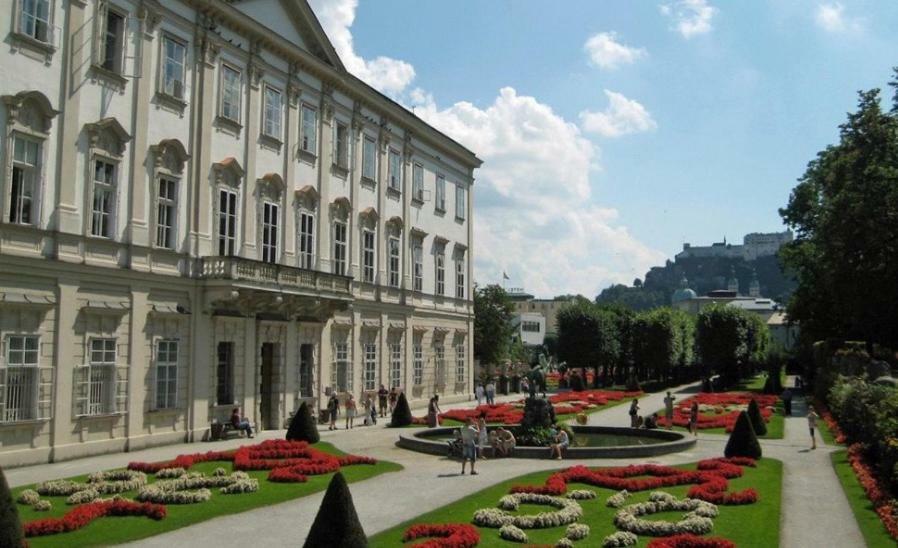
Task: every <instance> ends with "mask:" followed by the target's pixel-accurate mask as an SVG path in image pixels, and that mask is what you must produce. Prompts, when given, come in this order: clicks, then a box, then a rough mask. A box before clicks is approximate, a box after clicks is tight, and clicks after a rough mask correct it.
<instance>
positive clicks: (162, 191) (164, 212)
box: [156, 178, 178, 249]
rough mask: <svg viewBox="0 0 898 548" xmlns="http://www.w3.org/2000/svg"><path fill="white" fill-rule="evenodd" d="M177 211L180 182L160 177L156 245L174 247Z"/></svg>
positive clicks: (167, 247)
mask: <svg viewBox="0 0 898 548" xmlns="http://www.w3.org/2000/svg"><path fill="white" fill-rule="evenodd" d="M177 211H178V183H177V182H176V181H174V180H172V179H166V178H162V179H159V195H158V197H157V200H156V245H157V246H158V247H164V248H166V249H174V247H175V220H176V218H177Z"/></svg>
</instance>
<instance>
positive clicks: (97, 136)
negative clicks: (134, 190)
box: [84, 118, 131, 241]
mask: <svg viewBox="0 0 898 548" xmlns="http://www.w3.org/2000/svg"><path fill="white" fill-rule="evenodd" d="M84 130H85V134H86V135H87V141H88V151H87V158H88V161H87V162H85V163H86V166H85V168H86V173H85V179H84V180H85V181H86V185H85V192H84V235H85V236H87V237H90V238H98V239H103V240H111V241H115V240H116V239H117V233H118V230H117V229H118V221H119V211H118V210H119V206H120V204H121V195H122V184H121V181H122V177H123V176H122V164H123V161H124V159H125V147H126V145H127V143H128V142H129V141H130V140H131V136H130V135H128V133H127V132H126V131H125V129H124V128H123V127H122V125H121V124H120V123H119V122H118V120H116V119H115V118H103V119H102V120H99V121H97V122H93V123H89V124H85V126H84ZM98 160H99V161H104V162H107V163H111V164H113V165H114V166H115V183H114V185H113V204H112V208H111V211H110V220H109V225H110V229H109V231H108V232H109V235H108V236H103V235H95V234H93V227H92V225H93V202H94V193H95V190H96V189H95V181H94V178H95V173H94V171H95V169H96V162H97V161H98Z"/></svg>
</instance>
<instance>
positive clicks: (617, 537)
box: [602, 531, 639, 548]
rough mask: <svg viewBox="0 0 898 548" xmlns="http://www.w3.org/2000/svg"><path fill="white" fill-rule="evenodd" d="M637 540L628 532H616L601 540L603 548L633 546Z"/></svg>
mask: <svg viewBox="0 0 898 548" xmlns="http://www.w3.org/2000/svg"><path fill="white" fill-rule="evenodd" d="M638 541H639V538H638V537H637V536H636V535H634V534H633V533H630V532H628V531H618V532H617V533H613V534H611V535H608V536H607V537H605V538H604V539H602V547H603V548H622V547H625V546H635V545H636V543H637V542H638Z"/></svg>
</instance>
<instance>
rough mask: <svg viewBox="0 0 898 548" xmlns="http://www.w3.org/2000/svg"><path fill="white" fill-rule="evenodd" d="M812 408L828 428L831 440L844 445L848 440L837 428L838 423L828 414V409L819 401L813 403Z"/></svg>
mask: <svg viewBox="0 0 898 548" xmlns="http://www.w3.org/2000/svg"><path fill="white" fill-rule="evenodd" d="M814 408H815V409H816V410H817V411H818V412H819V413H820V418H821V419H823V422H825V423H826V427H827V428H829V431H830V433H831V434H832V435H833V439H834V440H835V441H836V443H838V444H844V443H846V442H847V441H848V438H846V437H845V434H844V433H842V429H841V428H839V423H837V422H836V419H835V418H834V417H833V415H832V413H830V412H829V408H828V407H826V405H824V404H823V403H821V402H819V401H815V402H814Z"/></svg>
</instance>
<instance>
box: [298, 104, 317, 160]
mask: <svg viewBox="0 0 898 548" xmlns="http://www.w3.org/2000/svg"><path fill="white" fill-rule="evenodd" d="M301 131H302V133H301V135H300V136H299V146H300V148H302V150H304V151H306V152H309V153H312V154H317V153H318V111H317V110H315V109H314V108H312V107H310V106H309V105H305V104H304V105H303V106H302V130H301Z"/></svg>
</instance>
